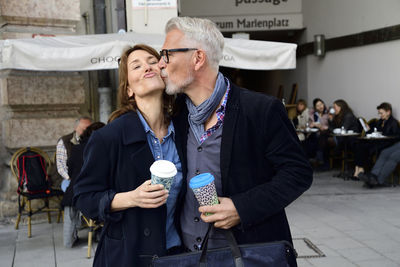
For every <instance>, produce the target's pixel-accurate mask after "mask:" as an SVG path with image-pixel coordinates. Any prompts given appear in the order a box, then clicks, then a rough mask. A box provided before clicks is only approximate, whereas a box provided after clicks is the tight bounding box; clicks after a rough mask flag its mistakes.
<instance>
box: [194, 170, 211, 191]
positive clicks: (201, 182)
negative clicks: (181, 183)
mask: <svg viewBox="0 0 400 267" xmlns="http://www.w3.org/2000/svg"><path fill="white" fill-rule="evenodd" d="M212 181H214V176H213V175H212V174H211V173H208V172H206V173H202V174H199V175H196V176H195V177H193V178H192V179H190V182H189V186H190V188H192V189H196V188H199V187H203V186H205V185H208V184H209V183H211V182H212Z"/></svg>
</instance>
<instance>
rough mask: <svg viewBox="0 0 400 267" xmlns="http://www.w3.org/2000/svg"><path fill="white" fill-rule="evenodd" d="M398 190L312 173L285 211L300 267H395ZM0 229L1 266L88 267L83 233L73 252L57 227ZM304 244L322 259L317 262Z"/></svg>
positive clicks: (399, 257) (399, 231)
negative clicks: (310, 180)
mask: <svg viewBox="0 0 400 267" xmlns="http://www.w3.org/2000/svg"><path fill="white" fill-rule="evenodd" d="M399 193H400V186H398V187H394V188H380V189H374V190H371V189H365V188H363V187H362V184H361V183H360V182H355V181H343V180H341V179H338V178H333V177H332V172H325V173H316V174H315V179H314V184H313V186H312V188H311V189H310V190H309V191H308V192H307V193H306V194H304V195H303V196H302V197H300V198H299V199H298V200H296V201H295V202H294V203H293V204H292V205H290V207H289V208H288V209H287V214H288V218H289V222H290V225H291V228H292V234H293V237H294V238H297V240H295V248H296V250H297V251H298V254H299V256H300V258H299V259H298V264H299V266H300V267H308V266H318V267H319V266H321V267H323V266H332V267H337V266H340V267H346V266H363V267H364V266H365V267H368V266H374V267H386V266H400V253H399V252H398V251H399V248H400V205H399V203H400V194H399ZM32 233H33V236H32V238H29V239H28V238H27V228H26V225H21V226H20V230H18V231H17V230H14V228H13V226H12V225H0V266H1V267H3V266H7V267H8V266H12V267H24V266H29V267H31V266H35V267H36V266H39V267H41V266H43V267H47V266H56V267H59V266H73V267H80V266H82V267H83V266H91V265H92V260H93V258H92V259H87V258H86V252H87V242H86V239H85V235H87V233H86V230H82V231H80V237H81V240H82V241H81V242H80V243H79V244H78V246H76V247H74V248H72V249H66V248H63V246H62V224H57V223H53V224H47V223H39V224H35V225H33V226H32ZM304 238H306V239H308V240H309V241H311V243H312V244H313V245H315V247H316V248H317V249H319V250H320V251H321V252H322V253H323V254H325V257H313V258H304V257H307V256H317V255H318V254H317V253H316V252H315V250H312V249H311V248H310V247H309V246H307V244H306V243H305V242H304V241H303V239H304Z"/></svg>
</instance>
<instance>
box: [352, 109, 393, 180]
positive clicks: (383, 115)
mask: <svg viewBox="0 0 400 267" xmlns="http://www.w3.org/2000/svg"><path fill="white" fill-rule="evenodd" d="M376 109H377V110H378V115H379V117H380V119H379V120H377V121H376V122H375V123H373V124H371V125H368V124H366V127H367V130H368V131H367V132H366V133H371V132H372V131H374V129H376V130H377V131H378V132H381V133H382V135H384V136H393V137H398V136H400V127H399V123H398V121H397V120H396V119H395V118H393V116H392V105H391V104H389V103H387V102H383V103H382V104H380V105H379V106H377V107H376ZM392 143H393V142H391V141H390V140H386V141H385V140H384V141H379V143H370V142H368V143H365V142H360V143H357V144H356V146H355V151H354V152H355V155H354V156H355V157H354V162H355V164H356V167H355V170H354V174H353V176H354V177H357V178H358V176H359V174H360V173H363V172H364V167H365V166H366V165H367V164H368V161H369V159H370V157H371V156H372V155H373V154H374V153H378V154H379V153H380V152H381V151H382V150H383V149H384V148H386V147H389V146H390V145H391V144H392Z"/></svg>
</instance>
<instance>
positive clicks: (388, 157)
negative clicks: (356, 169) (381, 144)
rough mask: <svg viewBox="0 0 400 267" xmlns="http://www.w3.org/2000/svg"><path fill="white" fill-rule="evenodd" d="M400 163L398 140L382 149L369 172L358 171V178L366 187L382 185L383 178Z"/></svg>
mask: <svg viewBox="0 0 400 267" xmlns="http://www.w3.org/2000/svg"><path fill="white" fill-rule="evenodd" d="M399 163H400V142H398V143H396V144H394V145H392V146H390V147H388V148H386V149H384V150H382V152H381V154H380V155H379V157H378V159H377V161H376V162H375V165H374V167H373V168H372V170H371V173H366V174H365V173H360V175H359V177H360V180H362V181H364V182H365V184H366V185H367V186H368V187H373V186H383V185H384V184H385V179H386V178H387V177H388V176H389V175H390V174H391V173H392V172H393V171H394V170H395V169H396V166H397V164H399Z"/></svg>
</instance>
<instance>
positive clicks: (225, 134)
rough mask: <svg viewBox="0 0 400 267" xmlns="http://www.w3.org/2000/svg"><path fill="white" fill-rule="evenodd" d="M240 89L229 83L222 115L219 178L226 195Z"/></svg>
mask: <svg viewBox="0 0 400 267" xmlns="http://www.w3.org/2000/svg"><path fill="white" fill-rule="evenodd" d="M239 96H240V91H239V88H238V87H237V86H235V85H234V84H232V83H231V89H230V92H229V96H228V102H227V103H226V111H225V117H224V126H223V128H222V140H221V154H220V160H221V162H220V167H221V180H222V192H223V194H224V196H225V195H226V189H227V188H228V184H229V180H228V179H229V178H228V174H229V167H230V163H231V155H232V147H233V138H234V134H235V128H236V122H237V119H238V115H239V104H240V98H239Z"/></svg>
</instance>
